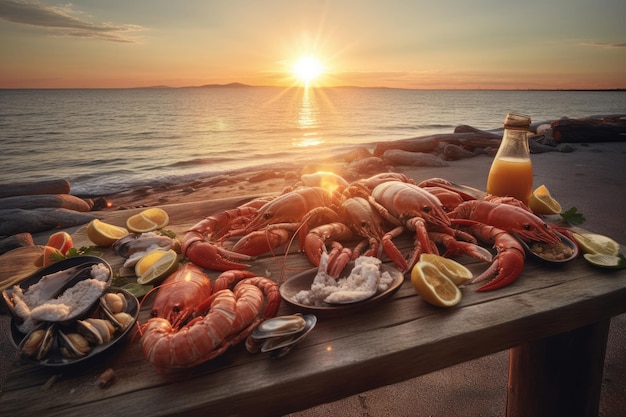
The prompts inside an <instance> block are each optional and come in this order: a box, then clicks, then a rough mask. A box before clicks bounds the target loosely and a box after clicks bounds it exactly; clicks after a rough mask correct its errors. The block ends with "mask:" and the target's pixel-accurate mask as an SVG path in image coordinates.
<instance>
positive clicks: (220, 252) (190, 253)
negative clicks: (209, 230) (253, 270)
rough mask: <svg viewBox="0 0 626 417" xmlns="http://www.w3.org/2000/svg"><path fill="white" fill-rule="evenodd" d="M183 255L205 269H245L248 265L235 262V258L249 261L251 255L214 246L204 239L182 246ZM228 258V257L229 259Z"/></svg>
mask: <svg viewBox="0 0 626 417" xmlns="http://www.w3.org/2000/svg"><path fill="white" fill-rule="evenodd" d="M183 255H184V256H186V257H187V258H188V259H189V260H190V261H191V262H193V263H194V264H196V265H198V266H201V267H202V268H206V269H213V270H216V271H228V270H231V269H245V268H249V267H250V265H248V264H244V263H239V262H235V260H241V261H249V260H251V259H253V257H251V256H248V255H244V254H241V253H237V252H232V251H229V250H227V249H224V248H221V247H219V246H215V245H212V244H210V243H209V242H206V241H198V240H196V241H195V242H193V243H191V244H188V245H187V246H185V247H184V250H183ZM229 258H230V259H229Z"/></svg>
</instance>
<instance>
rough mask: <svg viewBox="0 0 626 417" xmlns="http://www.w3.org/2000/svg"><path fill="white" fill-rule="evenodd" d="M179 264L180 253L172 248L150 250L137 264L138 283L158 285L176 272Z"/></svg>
mask: <svg viewBox="0 0 626 417" xmlns="http://www.w3.org/2000/svg"><path fill="white" fill-rule="evenodd" d="M178 265H179V262H178V254H177V253H176V252H175V251H173V250H172V249H169V250H155V251H152V252H149V253H148V254H146V255H145V256H143V257H142V258H141V259H140V260H139V262H137V264H136V265H135V275H137V283H138V284H141V285H145V284H153V285H156V284H158V283H160V282H161V281H163V280H164V279H165V278H167V277H168V276H169V275H170V274H172V273H174V271H176V270H177V269H178Z"/></svg>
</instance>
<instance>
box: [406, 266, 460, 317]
mask: <svg viewBox="0 0 626 417" xmlns="http://www.w3.org/2000/svg"><path fill="white" fill-rule="evenodd" d="M411 283H412V284H413V287H415V290H416V291H417V293H418V294H419V296H420V297H422V298H423V299H424V301H426V302H428V303H430V304H433V305H435V306H439V307H452V306H455V305H457V304H458V303H459V302H460V301H461V290H460V289H459V287H457V286H456V285H455V284H454V282H452V280H451V279H450V278H448V277H446V276H445V275H444V274H443V273H442V272H441V271H440V270H439V269H438V268H437V266H435V265H434V264H432V263H430V262H425V261H419V262H418V263H416V264H415V266H414V267H413V269H412V270H411Z"/></svg>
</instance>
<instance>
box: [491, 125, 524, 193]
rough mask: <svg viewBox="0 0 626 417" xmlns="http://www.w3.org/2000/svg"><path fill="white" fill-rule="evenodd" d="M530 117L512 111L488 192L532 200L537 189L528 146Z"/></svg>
mask: <svg viewBox="0 0 626 417" xmlns="http://www.w3.org/2000/svg"><path fill="white" fill-rule="evenodd" d="M529 128H530V117H529V116H525V115H523V114H516V113H508V114H507V115H506V119H505V120H504V134H503V136H502V142H501V143H500V147H499V148H498V152H497V153H496V156H495V157H494V160H493V163H492V164H491V169H490V170H489V177H488V178H487V192H488V193H489V194H493V195H497V196H502V197H504V196H510V197H515V198H517V199H518V200H521V201H523V202H524V203H525V204H528V200H529V199H530V195H531V194H532V190H533V166H532V163H531V161H530V150H529V148H528V131H529Z"/></svg>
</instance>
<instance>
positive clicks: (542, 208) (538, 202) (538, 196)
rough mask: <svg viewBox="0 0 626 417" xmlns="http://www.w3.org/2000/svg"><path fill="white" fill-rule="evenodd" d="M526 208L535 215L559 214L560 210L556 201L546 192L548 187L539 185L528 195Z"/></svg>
mask: <svg viewBox="0 0 626 417" xmlns="http://www.w3.org/2000/svg"><path fill="white" fill-rule="evenodd" d="M528 207H529V208H530V209H531V210H532V211H533V213H535V214H559V213H560V212H561V211H562V209H561V205H560V204H559V202H558V201H556V200H555V199H554V198H553V197H552V196H551V195H550V191H548V187H546V186H545V185H540V186H539V187H537V189H535V191H533V193H532V194H531V195H530V200H528Z"/></svg>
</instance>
